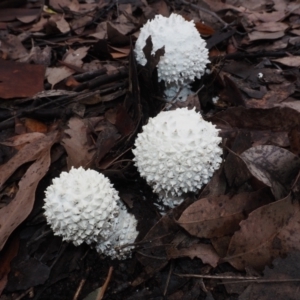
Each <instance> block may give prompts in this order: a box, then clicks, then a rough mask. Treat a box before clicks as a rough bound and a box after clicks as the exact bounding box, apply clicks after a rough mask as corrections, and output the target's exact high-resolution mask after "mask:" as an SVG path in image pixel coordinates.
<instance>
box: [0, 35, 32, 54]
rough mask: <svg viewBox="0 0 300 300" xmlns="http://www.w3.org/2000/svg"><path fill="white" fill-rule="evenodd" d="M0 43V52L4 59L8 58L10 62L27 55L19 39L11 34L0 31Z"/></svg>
mask: <svg viewBox="0 0 300 300" xmlns="http://www.w3.org/2000/svg"><path fill="white" fill-rule="evenodd" d="M0 41H1V44H0V50H1V52H2V57H4V58H6V57H8V58H10V59H12V60H18V59H20V58H23V57H24V56H26V55H27V53H28V52H27V50H26V48H25V47H24V46H23V44H22V42H21V41H20V39H19V38H18V37H17V36H15V35H13V34H8V33H7V32H6V31H2V32H1V33H0Z"/></svg>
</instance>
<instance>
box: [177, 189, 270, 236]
mask: <svg viewBox="0 0 300 300" xmlns="http://www.w3.org/2000/svg"><path fill="white" fill-rule="evenodd" d="M271 201H272V199H271V197H270V195H269V193H268V192H267V191H266V190H265V189H263V190H260V191H257V192H252V193H241V194H237V195H235V196H233V197H229V196H227V195H221V196H218V197H210V198H203V199H200V200H198V201H196V202H195V203H193V204H192V205H190V206H189V207H188V208H187V209H186V210H185V211H184V212H183V213H182V215H181V216H180V218H179V220H178V224H179V225H180V226H182V227H183V228H184V229H185V230H186V231H187V232H188V233H190V234H191V235H194V236H197V237H200V238H214V237H222V236H224V235H228V234H231V233H233V232H234V231H236V230H238V229H239V223H240V221H241V220H243V219H245V218H246V215H247V214H248V213H250V212H251V211H253V210H254V209H256V208H258V207H260V206H262V205H265V204H267V203H270V202H271Z"/></svg>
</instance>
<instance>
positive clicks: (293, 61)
mask: <svg viewBox="0 0 300 300" xmlns="http://www.w3.org/2000/svg"><path fill="white" fill-rule="evenodd" d="M272 61H275V62H278V63H281V64H283V65H285V66H288V67H295V68H299V66H300V56H287V57H282V58H277V59H272Z"/></svg>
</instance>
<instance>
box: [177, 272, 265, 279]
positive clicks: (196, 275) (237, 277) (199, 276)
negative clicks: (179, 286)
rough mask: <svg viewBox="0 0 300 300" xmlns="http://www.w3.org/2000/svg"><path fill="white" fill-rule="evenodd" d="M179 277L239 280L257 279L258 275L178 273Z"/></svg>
mask: <svg viewBox="0 0 300 300" xmlns="http://www.w3.org/2000/svg"><path fill="white" fill-rule="evenodd" d="M174 275H177V276H179V277H193V278H206V279H237V280H238V279H240V280H258V279H260V277H255V276H228V275H200V274H178V273H174Z"/></svg>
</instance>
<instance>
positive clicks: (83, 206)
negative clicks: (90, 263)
mask: <svg viewBox="0 0 300 300" xmlns="http://www.w3.org/2000/svg"><path fill="white" fill-rule="evenodd" d="M45 194H46V197H45V205H44V209H45V216H46V219H47V222H48V224H49V225H50V226H51V228H52V230H53V231H54V234H55V235H59V236H62V238H63V240H65V241H70V242H73V244H74V245H75V246H78V245H80V244H82V243H83V242H85V243H87V244H93V243H97V244H101V243H104V244H105V243H108V241H110V238H111V237H112V236H114V235H115V232H114V230H115V228H116V224H119V226H121V227H123V226H125V225H126V226H127V223H126V224H122V222H121V221H122V220H124V217H122V220H118V217H119V215H122V216H123V215H124V214H125V215H128V216H130V218H134V217H133V216H131V215H130V214H129V213H128V212H127V211H126V208H125V206H124V205H123V203H122V202H121V200H120V198H119V196H118V192H117V191H116V190H115V189H114V188H113V186H112V184H111V183H110V181H109V179H108V178H106V177H105V176H104V175H103V174H101V173H98V172H96V171H94V170H90V169H88V170H84V169H83V168H81V167H80V168H78V169H74V168H72V169H71V170H70V172H62V173H61V174H60V176H59V177H58V178H55V179H53V183H52V185H50V186H49V187H48V188H47V189H46V192H45ZM116 220H117V221H116ZM130 224H131V225H136V222H135V223H134V222H131V223H130ZM130 230H131V232H133V233H132V234H131V235H130V237H131V238H133V239H131V240H126V237H127V236H124V239H123V236H119V241H118V243H117V245H115V244H114V243H110V246H109V247H106V248H105V249H104V250H107V251H101V252H100V253H103V254H105V255H109V256H111V257H112V258H119V254H118V252H117V251H115V250H114V247H115V246H118V244H119V243H121V242H122V243H124V244H125V243H133V242H134V240H135V238H136V236H137V233H138V232H137V231H136V228H134V229H133V228H131V229H129V231H130ZM124 250H125V251H123V252H124V253H125V252H126V250H128V252H127V253H126V255H127V256H130V249H124ZM124 253H122V254H121V256H122V258H123V257H124V256H126V255H125V254H124Z"/></svg>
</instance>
